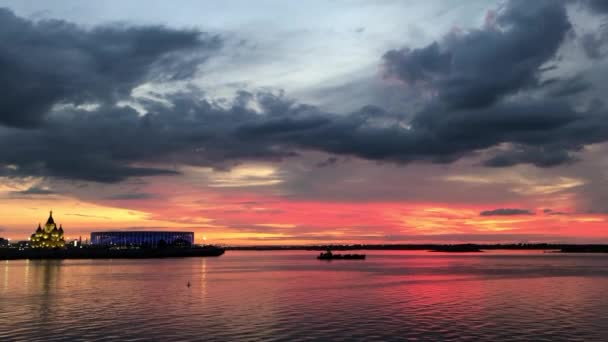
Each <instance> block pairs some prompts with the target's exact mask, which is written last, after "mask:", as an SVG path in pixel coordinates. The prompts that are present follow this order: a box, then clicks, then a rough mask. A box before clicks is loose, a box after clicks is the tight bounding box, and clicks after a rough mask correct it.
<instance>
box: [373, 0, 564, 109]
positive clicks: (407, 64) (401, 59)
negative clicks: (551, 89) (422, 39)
mask: <svg viewBox="0 0 608 342" xmlns="http://www.w3.org/2000/svg"><path fill="white" fill-rule="evenodd" d="M570 28H571V24H570V22H569V21H568V16H567V13H566V9H565V8H564V6H563V4H562V2H559V1H553V0H538V1H525V0H511V1H509V2H508V3H507V5H506V7H505V9H504V10H503V11H501V12H500V13H499V14H498V15H497V17H496V22H495V23H493V24H490V25H488V26H487V27H484V28H483V29H473V30H470V31H466V32H465V33H462V34H460V33H450V34H448V35H447V36H445V37H444V38H443V40H442V41H441V42H434V43H431V44H430V45H428V46H426V47H424V48H420V49H409V48H403V49H400V50H390V51H388V52H386V54H385V55H384V62H385V65H386V72H387V75H388V76H391V77H397V78H400V79H402V80H403V81H405V82H407V83H414V84H415V83H417V82H423V83H425V84H427V85H428V86H429V87H431V88H433V89H436V91H437V92H438V95H439V98H440V99H441V100H443V101H444V102H445V103H446V104H447V105H448V106H449V107H450V108H477V107H483V106H487V105H490V104H492V103H495V102H496V101H498V100H500V99H501V98H503V97H504V96H506V95H508V94H513V93H516V92H518V91H519V90H521V89H523V88H526V87H530V86H534V85H537V84H538V83H539V75H540V68H541V66H542V65H543V64H545V63H546V62H548V61H551V60H552V59H553V58H554V57H555V55H556V52H557V50H558V48H559V47H560V45H561V43H562V42H563V41H564V38H565V37H566V34H567V33H568V31H569V30H570Z"/></svg>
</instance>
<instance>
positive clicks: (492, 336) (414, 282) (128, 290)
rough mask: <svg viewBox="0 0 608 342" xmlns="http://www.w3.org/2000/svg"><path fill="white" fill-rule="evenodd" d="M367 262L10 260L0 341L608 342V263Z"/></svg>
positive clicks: (3, 272) (581, 259) (236, 256)
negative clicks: (427, 341) (188, 284)
mask: <svg viewBox="0 0 608 342" xmlns="http://www.w3.org/2000/svg"><path fill="white" fill-rule="evenodd" d="M367 254H368V259H367V260H364V261H356V260H344V261H331V262H323V261H318V260H316V259H315V258H314V257H315V255H316V253H315V252H305V251H290V252H234V251H229V252H227V253H226V254H225V255H224V256H222V257H219V258H186V259H163V260H159V259H157V260H65V261H54V260H43V261H26V260H18V261H0V341H76V340H81V341H95V340H99V341H111V340H119V341H203V340H205V341H297V340H310V341H402V340H412V341H418V340H423V341H426V340H430V341H523V340H530V341H565V340H568V341H607V340H608V256H606V255H561V254H542V253H541V252H533V253H522V252H520V253H513V252H509V253H505V252H502V253H501V252H491V253H482V254H468V255H462V254H460V255H454V254H437V253H427V252H389V251H371V252H370V251H368V252H367ZM188 281H189V282H190V284H191V286H190V287H187V283H188Z"/></svg>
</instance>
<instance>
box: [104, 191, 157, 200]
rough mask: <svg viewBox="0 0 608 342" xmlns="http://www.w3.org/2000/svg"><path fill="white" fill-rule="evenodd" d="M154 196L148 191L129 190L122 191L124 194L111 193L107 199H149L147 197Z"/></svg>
mask: <svg viewBox="0 0 608 342" xmlns="http://www.w3.org/2000/svg"><path fill="white" fill-rule="evenodd" d="M153 197H154V196H153V195H151V194H148V193H142V192H130V193H124V194H116V195H112V196H110V197H107V199H109V200H119V201H122V200H126V201H128V200H141V199H149V198H153Z"/></svg>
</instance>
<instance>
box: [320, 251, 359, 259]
mask: <svg viewBox="0 0 608 342" xmlns="http://www.w3.org/2000/svg"><path fill="white" fill-rule="evenodd" d="M317 259H319V260H336V259H337V260H363V259H365V254H333V253H332V252H331V251H330V250H329V249H328V250H327V252H325V253H321V254H319V256H318V257H317Z"/></svg>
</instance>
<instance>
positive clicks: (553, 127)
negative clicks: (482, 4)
mask: <svg viewBox="0 0 608 342" xmlns="http://www.w3.org/2000/svg"><path fill="white" fill-rule="evenodd" d="M0 13H1V15H2V16H4V20H2V21H0V28H2V27H4V28H5V30H4V31H0V37H3V36H6V37H5V38H7V39H5V40H3V41H0V46H1V47H3V48H2V49H1V50H0V77H5V78H6V80H7V81H6V82H5V83H4V84H3V87H4V88H5V89H4V93H5V94H8V95H7V96H5V97H0V123H4V124H5V126H6V125H10V126H11V127H0V175H4V176H14V177H20V176H40V177H57V178H64V179H75V180H89V181H96V182H106V183H112V182H120V181H123V180H125V179H127V178H130V177H142V176H154V175H172V174H176V173H178V171H179V165H184V164H186V165H197V166H209V167H214V168H218V169H226V168H230V167H231V166H233V165H235V164H237V163H239V162H243V161H246V160H280V159H282V158H286V157H290V156H294V155H296V154H297V153H298V152H299V151H301V150H313V151H322V152H327V153H330V154H335V155H343V156H356V157H360V158H364V159H370V160H377V161H391V162H397V163H407V162H412V161H431V162H437V163H450V162H453V161H455V160H458V159H459V158H461V157H463V156H467V155H471V154H474V153H476V152H477V151H482V150H486V149H493V150H495V151H494V152H495V153H494V155H493V156H492V157H490V158H489V159H488V160H487V161H485V164H486V165H487V166H492V167H505V166H511V165H515V164H520V163H528V164H533V165H537V166H540V167H550V166H555V165H560V164H564V163H570V162H573V161H575V160H576V156H575V155H574V153H575V152H577V151H580V150H581V149H583V148H584V147H585V146H586V145H589V144H593V143H599V142H604V141H608V111H607V110H606V108H605V107H604V106H603V105H602V104H601V103H599V102H596V103H595V104H594V105H591V106H584V105H581V104H577V106H576V107H575V106H574V104H572V103H570V102H568V100H569V99H570V97H571V95H575V94H579V93H581V92H584V91H586V90H587V89H589V87H590V85H589V84H588V83H587V82H586V81H585V79H583V78H580V77H578V78H577V77H563V78H554V79H551V80H549V81H546V80H545V81H543V82H540V81H539V75H540V73H542V72H544V71H548V70H550V69H551V70H553V69H555V67H551V66H549V67H547V66H546V65H544V64H546V63H547V62H549V61H552V60H553V59H554V57H555V53H556V51H557V49H558V48H559V46H560V44H561V42H562V41H563V39H564V36H565V34H566V33H567V32H568V30H569V29H570V27H571V25H570V23H569V22H568V20H567V17H566V16H565V10H564V8H563V3H562V2H557V1H555V2H553V1H545V0H542V1H534V2H527V1H526V2H524V1H522V0H514V1H510V2H508V3H507V6H506V7H505V9H504V11H501V12H500V14H499V15H498V17H497V21H496V25H497V27H487V28H484V29H479V30H472V31H469V32H467V33H465V34H462V35H459V36H448V37H446V39H445V41H444V42H441V43H433V44H431V45H429V46H427V47H426V48H423V49H418V50H407V51H406V50H394V51H390V52H387V54H386V55H385V61H386V63H387V65H388V67H389V69H388V70H389V72H390V73H392V75H393V76H396V77H401V78H403V79H404V80H406V81H413V82H419V83H424V84H425V86H432V87H435V88H437V90H438V92H439V96H438V98H434V99H431V100H430V101H428V103H425V104H424V106H423V108H422V109H421V110H419V111H416V112H413V113H401V114H397V115H396V114H394V113H391V112H388V111H386V110H383V109H382V108H378V107H374V106H366V107H363V108H361V109H360V110H357V111H354V112H351V113H345V114H336V113H329V112H326V111H324V110H322V109H320V108H318V107H314V106H310V105H303V104H298V103H297V102H296V101H294V100H291V99H289V98H286V97H285V96H284V95H282V94H281V93H279V94H276V93H275V94H273V93H269V92H251V93H250V92H245V91H242V92H240V93H238V94H237V96H236V98H235V99H234V101H232V102H229V101H220V102H214V101H213V100H211V99H206V98H204V97H203V96H204V94H203V93H202V92H201V91H198V90H196V89H193V88H192V89H190V90H188V91H187V92H182V93H175V94H171V95H160V94H157V95H156V97H158V98H159V99H160V101H155V100H143V99H141V98H139V99H134V98H128V99H129V100H131V101H134V102H138V105H139V106H141V107H142V108H143V109H145V112H146V114H144V115H142V114H140V113H138V112H137V111H136V110H135V109H133V108H131V107H121V106H118V105H117V104H116V100H117V99H120V98H122V97H124V96H127V95H128V93H129V92H130V90H131V89H132V88H133V87H134V86H137V85H138V84H140V83H141V82H146V81H149V80H153V79H170V78H182V77H186V76H187V75H188V74H189V73H190V72H192V70H193V69H195V68H196V64H197V61H198V62H200V60H196V59H189V57H188V56H190V52H192V53H195V54H196V55H197V56H201V55H200V54H201V53H202V55H204V53H205V52H206V51H209V50H213V49H215V48H216V47H217V45H218V44H219V41H218V39H217V38H214V37H208V36H206V35H204V34H201V33H199V32H196V31H179V30H172V29H167V28H162V27H138V28H128V27H115V28H108V27H102V28H94V29H92V30H83V29H80V28H78V27H76V26H74V25H71V24H69V23H65V22H62V21H43V22H30V21H26V20H23V19H20V18H17V17H15V16H14V15H13V14H12V13H10V12H7V11H3V12H0ZM10 29H12V30H13V32H15V30H17V31H23V32H24V33H23V34H22V35H16V34H13V35H10V34H7V33H6V32H5V31H7V30H10ZM19 37H21V38H19ZM184 56H186V57H187V58H186V59H187V60H186V62H188V63H186V64H183V63H182V62H184V58H182V57H184ZM189 62H192V63H189ZM9 71H10V73H9ZM184 71H186V72H184ZM6 75H9V76H10V77H9V76H6ZM13 78H15V79H13ZM17 79H19V80H23V83H21V82H19V81H17ZM522 89H533V90H534V92H533V94H529V96H523V94H518V96H508V95H513V94H515V93H516V92H518V91H520V90H522ZM90 101H92V102H94V103H96V104H97V106H96V107H92V108H88V109H84V108H83V107H78V106H77V105H78V104H81V103H88V102H90ZM58 104H60V105H61V106H58ZM15 108H20V110H18V111H15ZM43 119H44V120H43ZM25 126H32V127H33V128H31V129H22V127H25ZM497 147H500V148H497ZM330 158H333V157H330ZM332 160H337V159H328V162H327V163H325V164H327V165H329V164H331V163H334V161H332ZM168 165H169V166H168ZM173 165H175V166H177V167H173Z"/></svg>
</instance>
